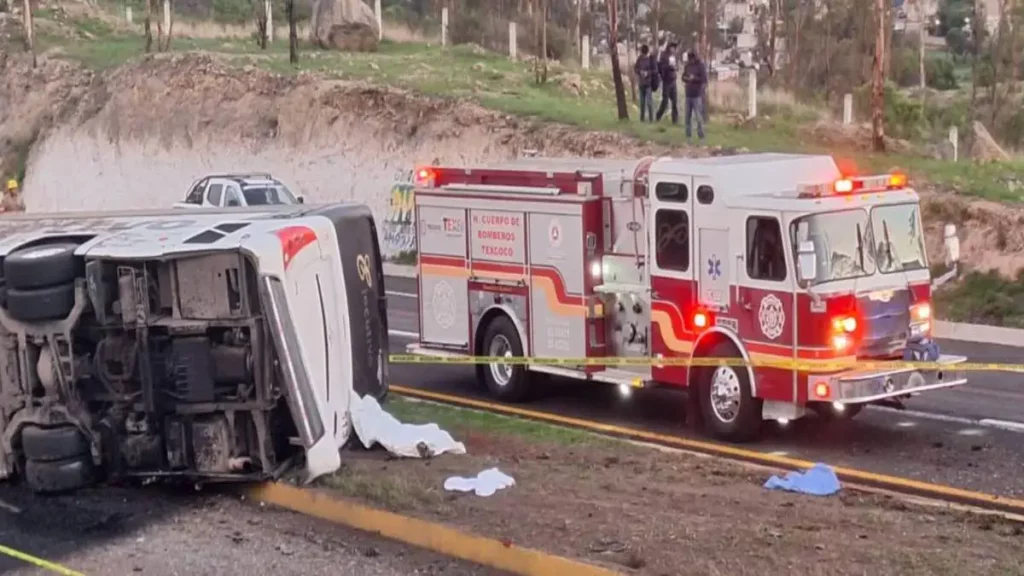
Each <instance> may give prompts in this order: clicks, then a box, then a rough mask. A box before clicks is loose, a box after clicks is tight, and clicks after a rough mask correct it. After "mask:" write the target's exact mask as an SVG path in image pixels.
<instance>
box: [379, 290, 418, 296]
mask: <svg viewBox="0 0 1024 576" xmlns="http://www.w3.org/2000/svg"><path fill="white" fill-rule="evenodd" d="M384 293H385V294H387V295H388V296H399V297H401V298H419V297H420V295H419V294H413V293H412V292H396V291H394V290H385V291H384Z"/></svg>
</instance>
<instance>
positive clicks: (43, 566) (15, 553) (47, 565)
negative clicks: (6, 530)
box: [0, 544, 85, 576]
mask: <svg viewBox="0 0 1024 576" xmlns="http://www.w3.org/2000/svg"><path fill="white" fill-rule="evenodd" d="M0 554H3V555H5V556H10V557H11V558H16V559H18V560H21V561H22V562H25V563H27V564H31V565H33V566H35V567H36V568H39V569H40V570H46V571H48V572H53V573H55V574H60V575H61V576H85V575H84V574H82V573H81V572H76V571H75V570H72V569H70V568H67V567H65V566H61V565H60V564H56V563H54V562H50V561H49V560H43V559H42V558H39V557H37V556H33V555H31V554H27V553H25V552H22V551H21V550H15V549H14V548H10V547H8V546H4V545H2V544H0Z"/></svg>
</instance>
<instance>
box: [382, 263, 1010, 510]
mask: <svg viewBox="0 0 1024 576" xmlns="http://www.w3.org/2000/svg"><path fill="white" fill-rule="evenodd" d="M387 289H388V292H389V293H390V294H389V302H388V305H389V314H388V318H389V329H390V330H392V344H391V351H392V353H402V352H404V351H405V346H406V344H408V343H409V342H411V341H412V340H411V338H410V337H409V336H408V335H410V334H413V335H414V334H415V333H416V332H417V330H418V323H417V319H416V306H417V301H416V299H415V292H416V288H415V280H414V279H407V278H392V277H389V278H387ZM403 294H404V295H403ZM410 295H411V296H410ZM940 344H941V345H942V347H943V349H944V351H947V352H950V353H957V354H964V355H966V356H968V358H970V359H973V360H978V361H1006V362H1013V361H1017V360H1018V359H1019V358H1020V356H1021V352H1022V351H1021V350H1020V349H1014V348H1009V347H998V346H985V345H978V344H972V343H964V342H941V343H940ZM391 376H392V377H391V380H392V382H393V383H395V384H401V385H404V386H409V387H415V388H422V389H426V390H432V391H435V392H444V393H448V394H454V395H460V396H469V397H475V398H485V399H486V398H487V395H486V392H485V391H482V390H480V388H479V387H477V386H476V384H475V377H474V370H473V368H472V367H464V366H440V365H438V366H434V367H430V368H429V369H428V368H426V367H424V366H423V365H392V367H391ZM971 377H972V379H971V381H970V383H969V384H968V385H967V386H965V387H963V388H961V389H959V390H951V391H938V392H933V393H931V394H926V395H922V396H919V397H917V398H914V399H912V400H910V401H909V402H908V405H907V407H908V410H907V411H905V412H897V411H894V410H888V409H880V408H875V407H870V408H869V409H867V410H865V411H864V412H863V413H862V414H861V415H859V416H858V417H857V419H856V420H854V421H852V422H846V423H840V424H837V425H826V424H824V423H821V422H817V421H814V420H812V419H804V420H800V421H797V422H792V423H790V424H787V425H786V426H780V425H777V424H775V423H769V424H767V428H768V429H767V430H766V437H765V439H764V440H763V441H761V442H760V443H759V444H757V445H755V448H757V449H759V450H763V451H765V452H772V453H784V454H786V455H790V456H794V457H799V458H804V459H807V460H812V461H821V462H826V463H829V464H833V465H845V466H851V467H855V468H860V469H863V470H869V471H873V472H879V473H885V474H893V475H897V476H904V477H908V478H914V479H918V480H924V481H929V482H937V483H942V484H948V485H952V486H957V487H960V488H967V489H973V490H981V491H985V492H991V493H995V494H1000V495H1007V496H1009V495H1014V496H1021V495H1024V473H1022V470H1024V467H1022V466H1021V463H1022V462H1024V427H1022V428H1021V430H1019V431H1014V430H1004V429H1001V428H998V427H996V426H993V425H989V424H990V423H988V422H985V420H987V419H995V420H1005V421H1021V422H1024V382H1022V380H1024V377H1021V376H1018V375H1013V374H1003V373H985V372H979V373H972V376H971ZM529 407H530V408H532V409H535V410H541V411H550V412H555V413H559V414H566V415H572V416H578V417H584V418H589V419H594V420H600V421H605V422H614V423H616V424H622V425H628V426H632V427H638V428H644V429H648V430H654V431H658V432H663V433H672V434H677V435H680V436H689V435H692V434H693V433H692V432H691V431H689V430H687V429H686V428H685V422H684V419H685V417H684V414H685V404H684V401H683V398H682V397H681V395H680V394H678V393H675V392H671V391H665V390H648V391H639V392H637V393H635V394H634V395H633V396H632V397H631V398H629V399H628V400H624V399H622V398H620V397H619V395H618V393H617V391H616V390H615V389H614V387H611V386H605V385H600V384H585V383H579V382H572V381H559V380H555V381H554V384H553V385H552V388H551V390H550V391H549V393H547V394H545V395H544V396H543V397H542V398H541V399H539V400H537V401H535V402H533V403H532V404H531V405H530V406H529Z"/></svg>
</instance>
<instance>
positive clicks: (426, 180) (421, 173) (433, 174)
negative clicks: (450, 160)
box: [413, 168, 437, 188]
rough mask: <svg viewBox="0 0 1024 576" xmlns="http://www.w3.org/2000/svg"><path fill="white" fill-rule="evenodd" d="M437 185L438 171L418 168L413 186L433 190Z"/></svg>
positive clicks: (414, 175)
mask: <svg viewBox="0 0 1024 576" xmlns="http://www.w3.org/2000/svg"><path fill="white" fill-rule="evenodd" d="M436 183H437V170H434V169H433V168H417V169H416V172H415V173H414V174H413V184H415V185H416V186H423V187H426V188H433V187H434V184H436Z"/></svg>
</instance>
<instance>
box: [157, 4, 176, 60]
mask: <svg viewBox="0 0 1024 576" xmlns="http://www.w3.org/2000/svg"><path fill="white" fill-rule="evenodd" d="M163 10H164V15H163V20H162V22H163V23H162V24H157V42H156V49H157V50H158V51H160V52H166V51H168V50H170V49H171V36H172V35H173V32H174V16H173V12H172V11H171V0H163Z"/></svg>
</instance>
